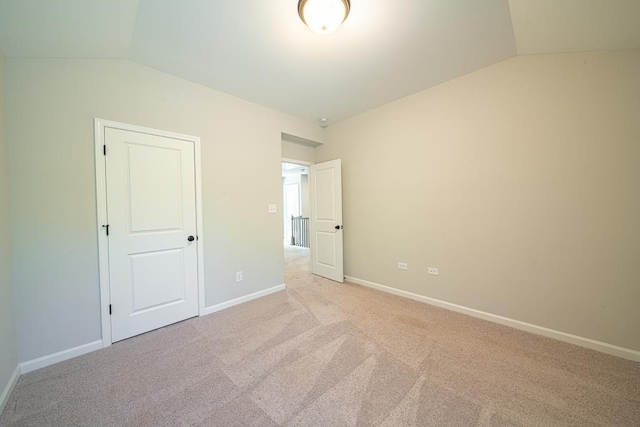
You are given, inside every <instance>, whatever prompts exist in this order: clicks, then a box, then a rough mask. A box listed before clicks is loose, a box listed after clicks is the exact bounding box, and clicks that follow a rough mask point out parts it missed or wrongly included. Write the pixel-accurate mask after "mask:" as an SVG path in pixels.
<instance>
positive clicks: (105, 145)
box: [102, 144, 107, 156]
mask: <svg viewBox="0 0 640 427" xmlns="http://www.w3.org/2000/svg"><path fill="white" fill-rule="evenodd" d="M102 154H103V155H105V156H106V155H107V144H104V145H103V146H102Z"/></svg>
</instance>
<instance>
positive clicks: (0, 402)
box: [0, 364, 21, 414]
mask: <svg viewBox="0 0 640 427" xmlns="http://www.w3.org/2000/svg"><path fill="white" fill-rule="evenodd" d="M20 373H21V370H20V365H19V364H18V365H16V369H14V370H13V374H11V377H10V378H9V382H8V383H7V386H6V387H5V388H4V390H3V391H2V394H0V414H2V411H4V407H5V406H6V405H7V402H8V401H9V396H11V392H12V391H13V388H14V387H15V386H16V384H17V383H18V379H20Z"/></svg>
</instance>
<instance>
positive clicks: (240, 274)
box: [236, 271, 244, 282]
mask: <svg viewBox="0 0 640 427" xmlns="http://www.w3.org/2000/svg"><path fill="white" fill-rule="evenodd" d="M242 280H244V279H243V278H242V271H236V282H242Z"/></svg>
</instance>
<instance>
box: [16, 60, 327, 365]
mask: <svg viewBox="0 0 640 427" xmlns="http://www.w3.org/2000/svg"><path fill="white" fill-rule="evenodd" d="M7 82H8V84H7V97H8V102H9V103H8V105H9V108H8V121H9V123H10V127H9V133H8V140H9V146H10V160H11V161H10V171H11V191H12V203H11V207H12V219H13V230H14V236H20V238H19V239H14V243H13V248H14V249H13V255H14V281H15V285H16V286H15V288H16V308H17V309H16V313H17V318H16V322H17V336H18V356H19V359H20V361H26V360H30V359H33V358H37V357H39V356H43V355H46V354H50V353H54V352H57V351H60V350H65V349H69V348H72V347H75V346H78V345H82V344H85V343H88V342H92V341H94V340H98V339H100V337H101V332H100V318H99V313H100V311H99V292H98V290H99V289H98V286H99V285H98V256H97V237H96V236H97V231H96V192H95V170H94V138H93V119H94V117H99V118H103V119H108V120H115V121H120V122H125V123H132V124H136V125H141V126H147V127H152V128H157V129H163V130H169V131H173V132H179V133H186V134H191V135H196V136H200V137H201V139H202V180H203V189H202V192H203V209H204V214H203V219H204V233H205V241H204V248H205V249H204V250H205V253H204V256H205V266H204V267H205V280H206V283H205V287H206V305H207V306H211V305H214V304H217V303H221V302H224V301H228V300H230V299H233V298H237V297H240V296H243V295H247V294H250V293H253V292H257V291H260V290H263V289H267V288H270V287H273V286H277V285H280V284H282V283H284V278H283V257H282V227H283V224H282V216H281V214H280V213H278V214H271V215H270V214H268V213H267V205H268V204H269V203H277V204H278V212H281V209H282V189H281V179H280V175H281V166H280V162H281V160H280V159H281V132H287V133H289V134H292V135H298V136H300V137H302V138H308V139H311V140H318V139H319V138H320V136H321V129H320V128H318V126H317V125H316V124H312V123H309V122H306V121H303V120H300V119H296V118H293V117H291V116H288V115H285V114H282V113H279V112H276V111H274V110H271V109H268V108H265V107H261V106H258V105H255V104H251V103H249V102H246V101H242V100H240V99H237V98H234V97H231V96H228V95H225V94H222V93H220V92H216V91H213V90H210V89H207V88H204V87H202V86H199V85H196V84H193V83H190V82H188V81H185V80H182V79H178V78H175V77H172V76H169V75H167V74H164V73H161V72H157V71H155V70H152V69H149V68H146V67H143V66H140V65H136V64H133V63H130V62H127V61H110V60H23V59H9V60H8V61H7ZM239 164H242V166H243V167H242V168H238V165H239ZM239 270H242V271H243V272H244V281H243V282H242V283H240V284H237V283H236V282H235V272H236V271H239Z"/></svg>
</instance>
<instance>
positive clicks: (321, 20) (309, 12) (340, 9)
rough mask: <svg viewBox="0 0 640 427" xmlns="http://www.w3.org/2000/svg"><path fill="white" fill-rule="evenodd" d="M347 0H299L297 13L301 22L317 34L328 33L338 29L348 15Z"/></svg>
mask: <svg viewBox="0 0 640 427" xmlns="http://www.w3.org/2000/svg"><path fill="white" fill-rule="evenodd" d="M350 8H351V3H350V2H349V0H300V1H298V15H300V19H302V22H304V23H305V24H307V26H308V27H309V28H311V30H313V31H314V32H316V33H318V34H329V33H332V32H334V31H335V30H337V29H338V27H339V26H340V24H342V23H343V22H344V20H345V19H347V16H349V9H350Z"/></svg>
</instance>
